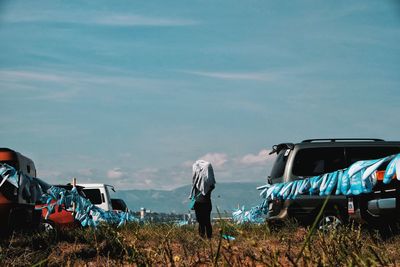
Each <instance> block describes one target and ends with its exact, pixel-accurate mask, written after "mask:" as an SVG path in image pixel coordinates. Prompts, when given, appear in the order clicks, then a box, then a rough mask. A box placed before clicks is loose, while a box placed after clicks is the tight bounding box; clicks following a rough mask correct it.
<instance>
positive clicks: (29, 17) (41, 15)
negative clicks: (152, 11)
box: [3, 10, 199, 27]
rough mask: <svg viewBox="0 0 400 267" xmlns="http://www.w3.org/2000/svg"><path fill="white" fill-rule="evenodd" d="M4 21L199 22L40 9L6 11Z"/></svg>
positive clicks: (93, 23)
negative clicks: (23, 11)
mask: <svg viewBox="0 0 400 267" xmlns="http://www.w3.org/2000/svg"><path fill="white" fill-rule="evenodd" d="M3 21H4V22H10V23H35V22H59V23H74V24H78V23H79V24H86V25H106V26H125V27H126V26H130V27H132V26H156V27H167V26H169V27H171V26H190V25H196V24H199V22H198V21H195V20H191V19H184V18H166V17H152V16H146V15H139V14H136V15H132V14H128V13H110V12H107V13H105V12H80V13H79V12H74V13H73V14H71V13H68V14H67V13H65V12H59V11H57V10H47V11H40V12H36V13H32V12H31V13H18V14H16V13H6V14H5V15H4V16H3Z"/></svg>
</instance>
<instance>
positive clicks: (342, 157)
mask: <svg viewBox="0 0 400 267" xmlns="http://www.w3.org/2000/svg"><path fill="white" fill-rule="evenodd" d="M272 148H273V150H272V152H271V153H270V154H273V153H276V154H277V157H276V160H275V164H274V166H273V168H272V171H271V175H270V176H269V177H268V182H269V183H270V184H275V183H282V182H291V181H294V180H299V179H304V178H306V177H312V176H317V175H321V174H323V173H328V172H333V171H337V170H340V169H344V168H347V167H349V166H350V165H351V164H353V163H354V162H356V161H359V160H367V159H378V158H383V157H385V156H388V155H392V154H397V153H400V142H392V141H384V140H382V139H369V138H367V139H364V138H363V139H361V138H347V139H344V138H330V139H309V140H304V141H302V142H301V143H298V144H293V143H282V144H279V145H275V146H273V147H272ZM325 198H326V197H325V196H316V195H311V196H310V195H299V196H297V197H296V198H295V199H290V200H284V201H283V200H280V199H275V200H273V201H271V202H269V203H268V210H269V213H268V220H270V221H276V220H278V221H279V220H284V219H287V218H294V219H296V220H297V221H299V222H300V223H303V224H310V223H312V222H313V221H314V220H315V218H316V216H317V214H318V212H319V211H320V209H321V207H322V204H323V202H324V200H325ZM347 220H348V200H347V197H346V196H335V195H332V196H330V199H329V201H328V203H327V206H326V208H325V210H324V214H323V216H322V218H321V220H320V222H319V225H320V227H322V226H323V225H325V224H335V225H336V224H341V223H343V222H345V221H347Z"/></svg>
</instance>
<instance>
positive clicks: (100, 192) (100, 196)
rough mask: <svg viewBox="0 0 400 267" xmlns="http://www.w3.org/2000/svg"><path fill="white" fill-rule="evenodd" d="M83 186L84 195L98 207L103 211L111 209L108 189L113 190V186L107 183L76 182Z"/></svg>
mask: <svg viewBox="0 0 400 267" xmlns="http://www.w3.org/2000/svg"><path fill="white" fill-rule="evenodd" d="M78 185H79V186H82V187H83V190H82V191H83V193H84V194H85V195H86V197H87V198H88V199H89V200H90V202H92V204H94V205H96V206H97V207H99V208H102V209H103V210H105V211H110V210H113V208H112V203H111V197H110V190H112V191H113V192H115V189H114V186H112V185H108V184H78Z"/></svg>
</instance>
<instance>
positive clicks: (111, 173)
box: [107, 168, 125, 179]
mask: <svg viewBox="0 0 400 267" xmlns="http://www.w3.org/2000/svg"><path fill="white" fill-rule="evenodd" d="M124 175H125V172H123V171H122V169H121V168H113V169H111V170H108V171H107V177H108V178H110V179H120V178H122V177H123V176H124Z"/></svg>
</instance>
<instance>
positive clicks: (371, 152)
mask: <svg viewBox="0 0 400 267" xmlns="http://www.w3.org/2000/svg"><path fill="white" fill-rule="evenodd" d="M399 152H400V148H399V147H347V148H346V155H347V158H348V159H349V160H348V161H349V164H348V165H349V166H350V165H351V164H353V163H354V162H356V161H359V160H366V159H379V158H384V157H386V156H389V155H393V154H397V153H399Z"/></svg>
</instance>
